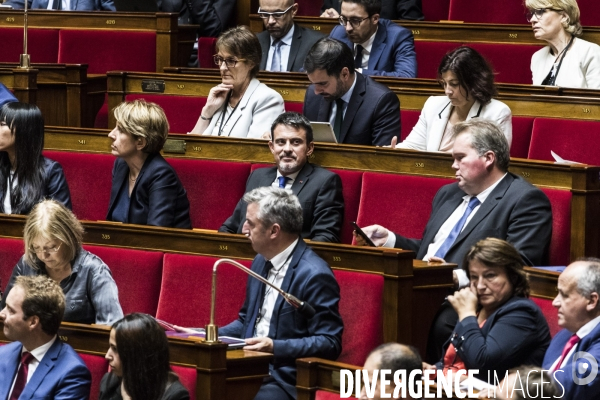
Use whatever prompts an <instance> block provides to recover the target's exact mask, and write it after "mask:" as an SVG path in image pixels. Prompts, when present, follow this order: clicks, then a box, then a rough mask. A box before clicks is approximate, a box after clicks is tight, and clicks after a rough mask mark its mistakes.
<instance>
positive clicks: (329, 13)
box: [321, 8, 340, 18]
mask: <svg viewBox="0 0 600 400" xmlns="http://www.w3.org/2000/svg"><path fill="white" fill-rule="evenodd" d="M339 16H340V14H338V12H337V11H335V8H328V9H327V10H325V12H324V13H323V14H321V18H339Z"/></svg>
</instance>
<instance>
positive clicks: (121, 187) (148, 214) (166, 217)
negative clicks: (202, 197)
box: [106, 100, 192, 229]
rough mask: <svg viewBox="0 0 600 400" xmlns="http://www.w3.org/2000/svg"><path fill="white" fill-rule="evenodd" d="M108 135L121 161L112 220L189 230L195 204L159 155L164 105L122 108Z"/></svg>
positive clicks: (114, 177)
mask: <svg viewBox="0 0 600 400" xmlns="http://www.w3.org/2000/svg"><path fill="white" fill-rule="evenodd" d="M113 112H114V115H115V119H116V120H117V124H116V127H115V129H113V130H112V132H110V133H109V134H108V137H109V138H111V139H112V140H113V143H112V145H111V146H110V147H111V151H112V154H113V155H115V156H117V157H118V158H117V159H116V160H115V165H114V167H113V172H112V188H111V191H110V203H109V206H108V215H107V216H106V219H107V220H109V221H118V222H123V223H127V224H138V225H155V226H165V227H170V228H186V229H190V228H191V227H192V223H191V221H190V203H189V201H188V198H187V193H186V191H185V189H184V188H183V185H182V184H181V181H180V180H179V178H178V177H177V174H176V173H175V170H173V168H172V167H171V166H170V165H169V163H167V162H166V161H165V159H164V158H163V157H162V156H161V155H160V150H161V149H162V147H163V145H164V144H165V141H166V140H167V135H168V133H169V123H168V122H167V117H166V116H165V113H164V111H163V109H162V108H160V106H158V105H157V104H154V103H148V102H146V101H144V100H134V101H131V102H127V101H126V102H124V103H121V104H119V105H118V106H117V107H116V108H115V109H114V110H113Z"/></svg>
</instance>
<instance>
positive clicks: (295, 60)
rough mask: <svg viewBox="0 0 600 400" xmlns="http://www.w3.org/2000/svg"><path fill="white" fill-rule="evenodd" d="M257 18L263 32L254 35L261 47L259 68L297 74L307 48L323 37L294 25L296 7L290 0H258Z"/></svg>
mask: <svg viewBox="0 0 600 400" xmlns="http://www.w3.org/2000/svg"><path fill="white" fill-rule="evenodd" d="M259 4H260V7H259V9H258V15H259V16H260V17H261V18H262V20H263V24H264V25H265V30H264V31H262V32H261V33H259V34H258V35H256V36H257V37H258V40H259V41H260V47H261V48H262V58H261V60H260V69H261V70H266V71H295V72H298V71H301V70H302V66H303V65H304V59H305V58H306V55H307V54H308V51H309V50H310V48H311V47H312V46H313V44H315V43H316V42H317V41H318V40H319V39H321V38H322V37H323V35H322V34H321V33H319V32H317V31H315V30H312V29H307V28H303V27H301V26H300V25H297V24H295V23H294V16H295V15H296V13H297V12H298V4H297V3H294V0H260V1H259Z"/></svg>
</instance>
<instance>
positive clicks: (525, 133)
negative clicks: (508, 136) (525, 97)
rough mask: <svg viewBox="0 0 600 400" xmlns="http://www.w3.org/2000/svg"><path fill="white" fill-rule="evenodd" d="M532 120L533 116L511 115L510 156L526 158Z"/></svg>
mask: <svg viewBox="0 0 600 400" xmlns="http://www.w3.org/2000/svg"><path fill="white" fill-rule="evenodd" d="M533 120H534V118H533V117H515V116H513V117H512V144H511V146H510V156H511V157H518V158H527V154H528V153H529V144H530V143H531V131H532V130H533Z"/></svg>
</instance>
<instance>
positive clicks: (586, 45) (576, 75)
mask: <svg viewBox="0 0 600 400" xmlns="http://www.w3.org/2000/svg"><path fill="white" fill-rule="evenodd" d="M525 6H526V7H527V9H528V10H529V12H528V13H527V21H529V22H531V28H532V29H533V34H534V36H535V38H536V39H538V40H543V41H545V42H547V43H548V46H546V47H544V48H542V49H540V50H538V51H536V52H535V53H534V54H533V56H532V57H531V74H532V77H533V84H534V85H549V86H562V87H573V88H589V89H600V46H598V45H597V44H595V43H590V42H586V41H585V40H583V39H581V38H580V36H581V33H582V31H583V29H582V28H581V23H580V22H579V16H580V13H579V6H578V5H577V2H576V1H575V0H526V2H525Z"/></svg>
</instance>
